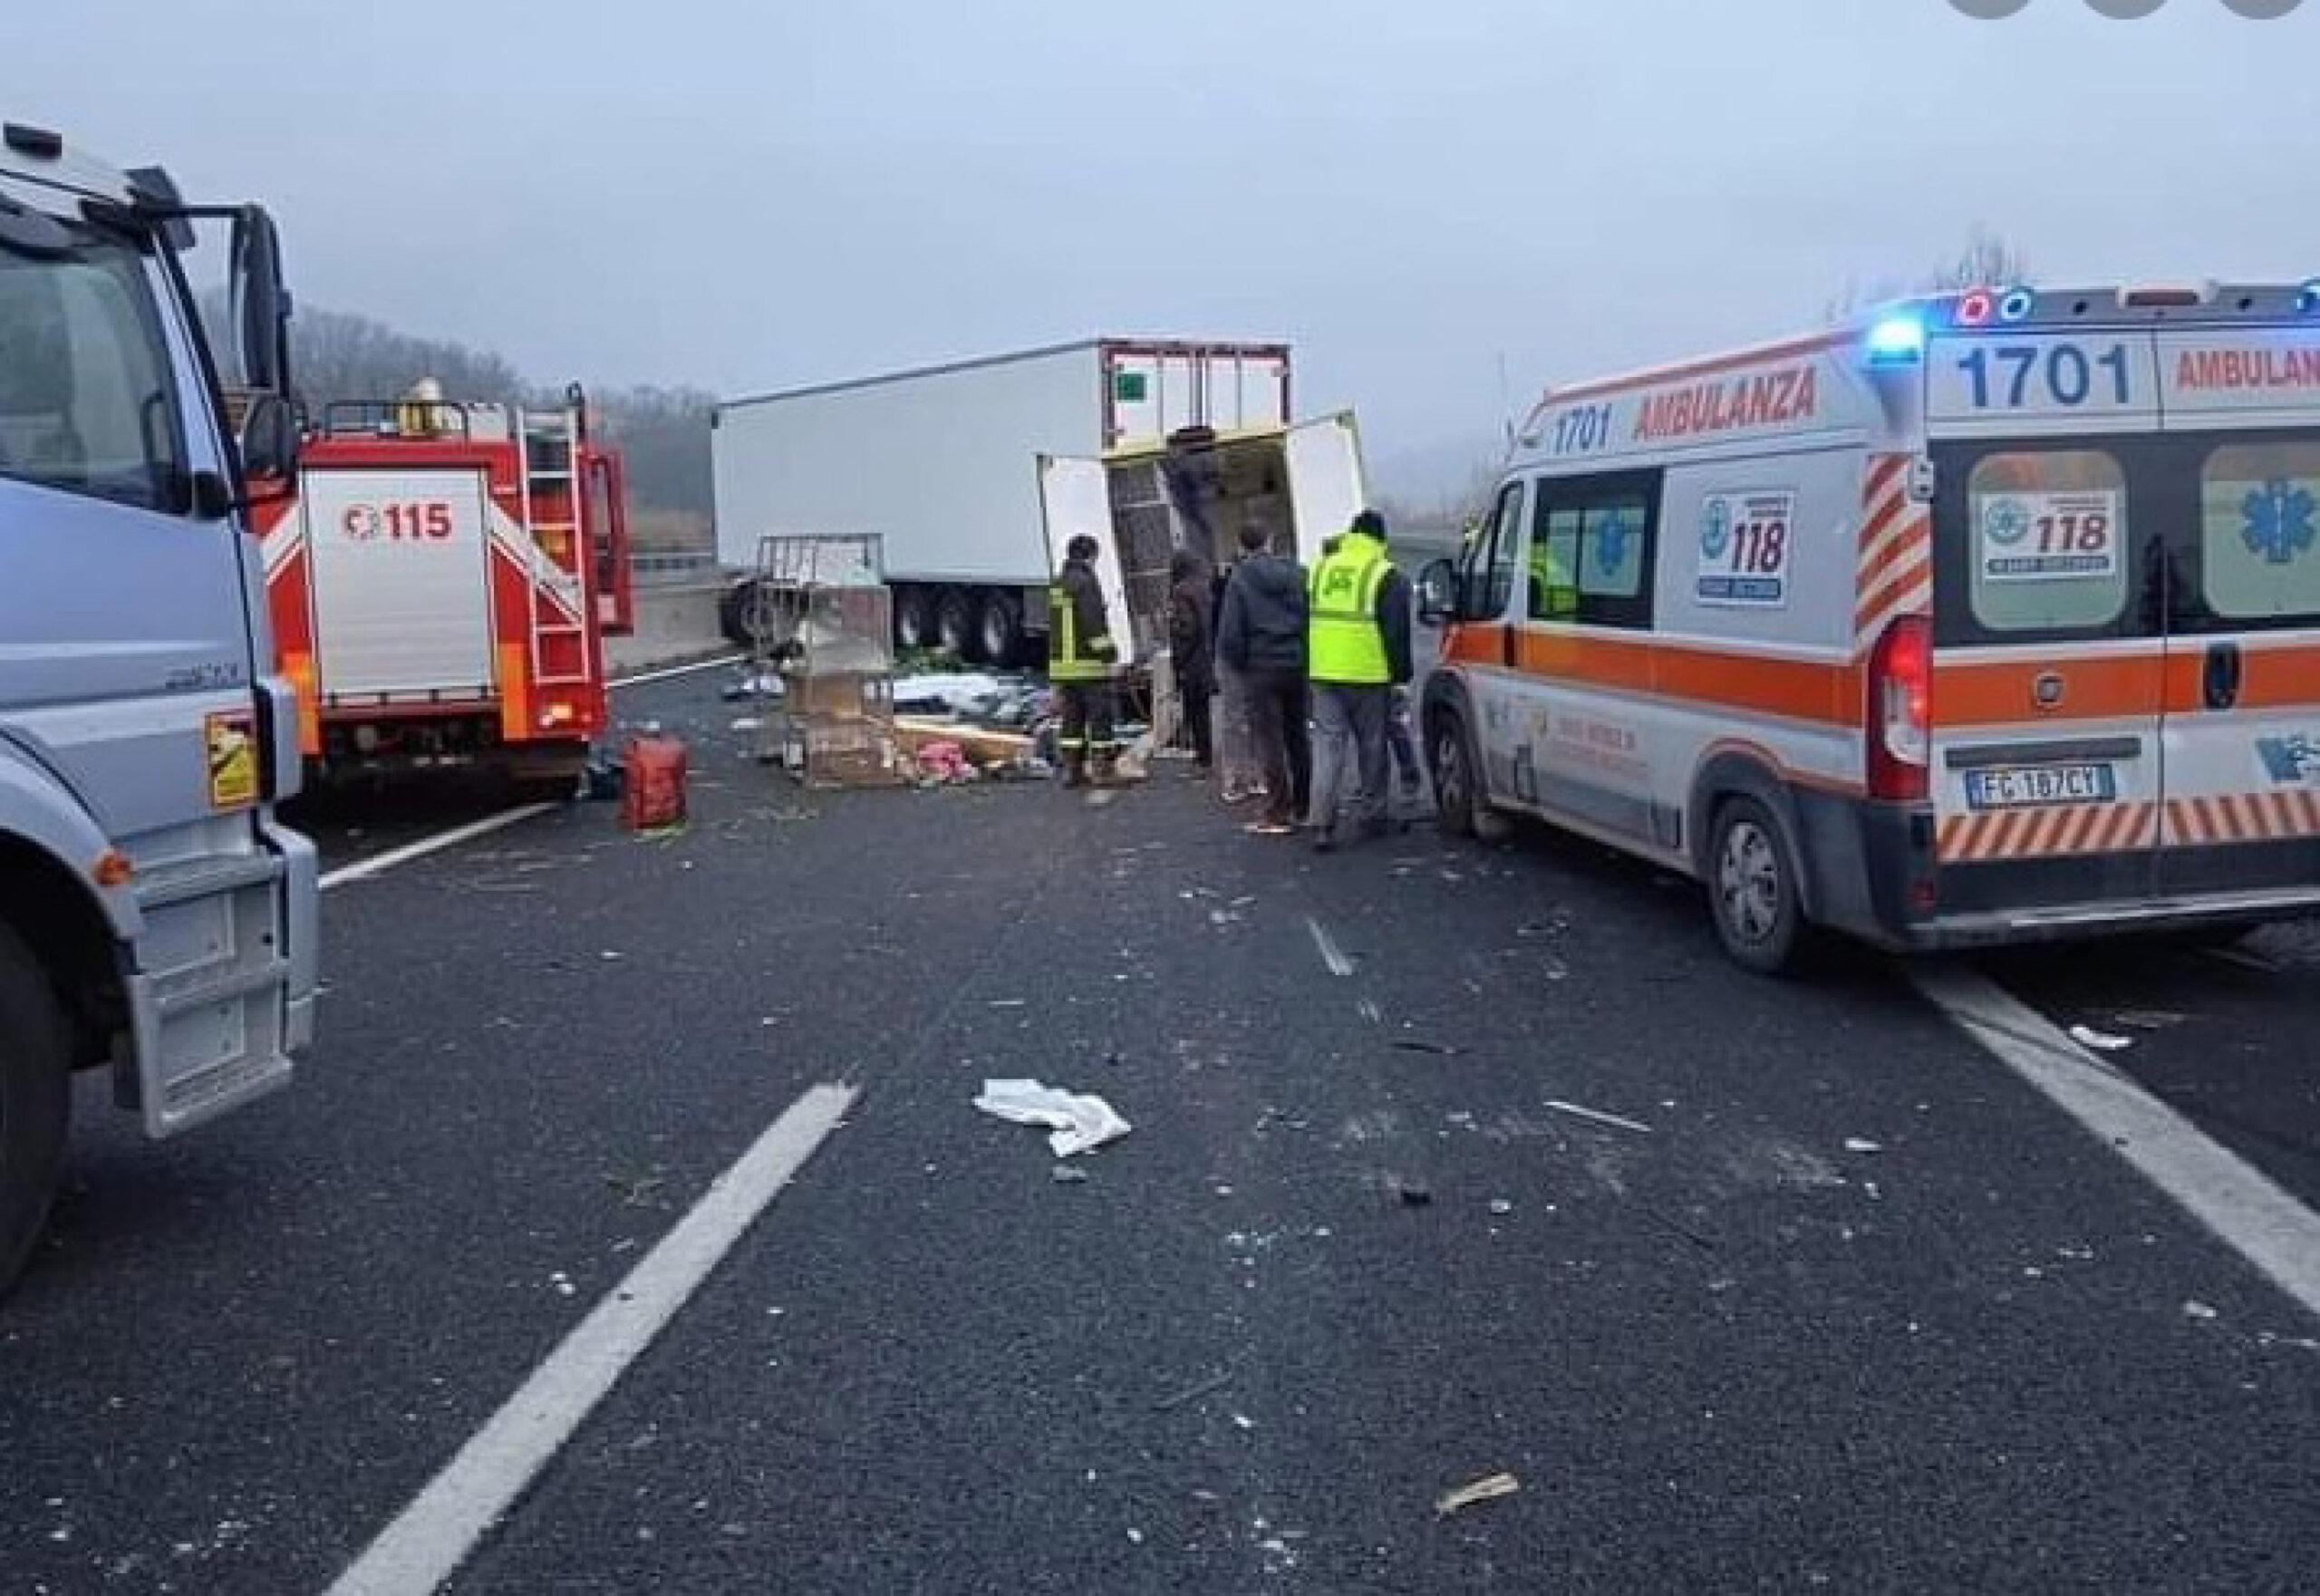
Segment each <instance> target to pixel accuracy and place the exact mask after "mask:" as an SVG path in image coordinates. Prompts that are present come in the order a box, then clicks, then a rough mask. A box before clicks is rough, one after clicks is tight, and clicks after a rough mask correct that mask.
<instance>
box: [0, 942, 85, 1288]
mask: <svg viewBox="0 0 2320 1596" xmlns="http://www.w3.org/2000/svg"><path fill="white" fill-rule="evenodd" d="M69 1062H70V1058H69V1053H68V1049H67V1046H66V1034H65V1024H64V1011H63V1009H62V1008H60V1007H59V1006H58V1004H57V1001H56V993H55V991H53V989H52V988H51V987H50V985H49V983H48V979H47V977H46V976H45V975H43V973H42V972H41V967H40V966H39V965H38V964H37V963H35V962H34V961H33V956H32V954H31V953H27V952H25V950H24V943H22V942H21V941H19V940H18V939H17V937H16V935H15V933H14V932H12V931H10V930H9V929H8V928H7V927H6V926H5V925H0V1296H5V1295H6V1294H7V1291H8V1288H9V1286H10V1285H11V1284H13V1283H14V1281H15V1278H16V1272H17V1271H18V1270H19V1269H21V1268H23V1267H24V1257H25V1255H26V1254H27V1253H30V1252H31V1251H32V1246H33V1243H34V1241H36V1240H37V1239H38V1238H39V1236H40V1231H41V1226H42V1224H44V1223H45V1222H46V1221H47V1218H48V1202H49V1197H50V1195H52V1194H53V1191H54V1189H55V1185H56V1166H57V1165H58V1163H59V1162H60V1161H61V1160H62V1159H63V1155H64V1128H65V1122H66V1118H67V1116H68V1114H69V1112H70V1107H71V1103H72V1088H71V1079H70V1071H69V1069H68V1068H67V1066H68V1064H69Z"/></svg>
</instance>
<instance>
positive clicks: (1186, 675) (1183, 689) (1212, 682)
mask: <svg viewBox="0 0 2320 1596" xmlns="http://www.w3.org/2000/svg"><path fill="white" fill-rule="evenodd" d="M1168 583H1169V585H1168V660H1169V663H1170V666H1171V667H1172V669H1173V670H1174V672H1175V678H1176V698H1177V701H1179V702H1180V703H1182V704H1183V705H1184V730H1187V731H1189V732H1190V733H1191V734H1192V740H1193V761H1194V764H1196V765H1197V766H1198V767H1199V768H1200V769H1201V770H1202V772H1203V774H1205V773H1206V771H1207V769H1208V767H1209V761H1210V760H1211V759H1212V758H1213V755H1214V751H1215V743H1214V740H1213V733H1212V730H1211V723H1210V721H1209V713H1208V711H1209V700H1210V699H1211V698H1213V696H1214V695H1215V692H1216V665H1215V662H1214V658H1213V650H1212V649H1211V648H1210V646H1209V635H1208V612H1209V605H1210V602H1211V599H1212V596H1213V595H1212V593H1211V588H1210V582H1209V574H1208V562H1207V561H1206V560H1204V559H1203V558H1201V557H1200V556H1198V555H1196V554H1194V553H1193V552H1192V550H1190V549H1188V548H1180V549H1178V550H1177V551H1176V552H1175V553H1174V555H1172V556H1169V559H1168Z"/></svg>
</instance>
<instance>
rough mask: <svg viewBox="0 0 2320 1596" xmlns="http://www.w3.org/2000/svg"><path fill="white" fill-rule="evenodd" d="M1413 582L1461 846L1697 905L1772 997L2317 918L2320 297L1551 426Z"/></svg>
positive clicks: (2089, 292) (2253, 291) (1630, 393)
mask: <svg viewBox="0 0 2320 1596" xmlns="http://www.w3.org/2000/svg"><path fill="white" fill-rule="evenodd" d="M1420 589H1421V599H1420V605H1421V610H1422V614H1423V616H1424V618H1425V620H1426V622H1427V624H1430V625H1434V626H1438V627H1440V628H1441V629H1442V633H1443V636H1442V663H1441V666H1440V667H1439V668H1438V669H1437V670H1435V672H1432V674H1431V675H1430V677H1429V678H1428V680H1427V682H1426V686H1425V689H1424V691H1423V694H1422V697H1421V703H1420V712H1421V715H1422V717H1423V725H1424V728H1425V733H1426V746H1427V750H1428V756H1429V759H1430V762H1431V766H1432V769H1433V774H1434V777H1435V783H1436V785H1437V788H1438V792H1439V796H1440V798H1441V803H1442V809H1443V814H1444V818H1445V825H1446V826H1447V827H1449V828H1450V829H1451V830H1453V831H1455V832H1465V833H1473V832H1476V831H1489V830H1494V829H1497V828H1499V827H1503V823H1504V817H1505V816H1507V815H1509V814H1515V813H1519V814H1526V815H1531V816H1535V817H1541V818H1543V819H1545V820H1548V821H1550V822H1551V823H1553V824H1555V825H1557V826H1560V827H1566V828H1568V829H1570V830H1572V831H1575V832H1578V833H1580V834H1583V835H1585V836H1587V837H1593V838H1596V839H1597V840H1600V841H1601V842H1604V843H1606V844H1609V845H1610V846H1615V847H1618V848H1621V849H1624V850H1627V851H1629V852H1631V853H1634V854H1637V855H1639V856H1642V857H1644V858H1647V859H1649V860H1651V861H1653V862H1654V863H1656V864H1658V865H1660V866H1665V867H1667V868H1668V869H1670V870H1674V871H1678V872H1681V873H1683V874H1685V875H1689V876H1692V877H1694V878H1696V879H1697V880H1699V881H1700V882H1702V883H1703V884H1704V885H1706V888H1707V894H1706V895H1707V899H1708V904H1709V907H1710V911H1711V914H1712V916H1713V918H1714V922H1715V925H1716V931H1717V933H1718V934H1719V936H1720V937H1721V939H1722V941H1723V943H1724V945H1725V948H1726V949H1727V950H1728V951H1729V952H1730V953H1731V954H1732V955H1733V956H1734V957H1735V959H1737V960H1738V961H1739V962H1742V963H1743V964H1745V965H1748V966H1750V967H1752V968H1754V969H1757V970H1761V971H1764V972H1774V971H1779V970H1782V969H1783V968H1786V967H1788V966H1789V965H1790V964H1791V963H1792V962H1793V960H1794V958H1795V956H1796V955H1797V953H1798V952H1799V951H1800V949H1801V948H1802V947H1803V944H1804V943H1805V942H1806V940H1807V937H1808V933H1810V932H1811V931H1812V928H1815V927H1826V928H1830V929H1833V930H1837V931H1841V932H1846V933H1852V934H1854V935H1857V936H1860V937H1863V938H1866V939H1868V940H1870V941H1871V942H1874V943H1880V944H1882V945H1885V946H1888V947H1891V948H1896V949H1923V948H1939V947H1954V946H1961V945H1974V944H1982V943H2006V942H2021V941H2032V940H2041V939H2050V938H2057V937H2064V936H2074V935H2083V934H2093V933H2118V932H2129V931H2170V932H2181V933H2186V934H2187V935H2190V936H2194V937H2200V938H2214V939H2222V938H2227V937H2229V936H2232V935H2236V934H2238V933H2240V932H2242V931H2244V930H2245V929H2247V928H2248V927H2250V926H2253V925H2256V924H2260V923H2263V922H2266V921H2271V920H2277V919H2284V918H2288V917H2293V916H2299V915H2306V914H2315V912H2320V279H2316V280H2315V281H2313V282H2309V283H2306V284H2303V285H2296V286H2280V285H2271V286H2224V285H2213V284H2209V285H2190V286H2171V285H2170V286H2163V287H2129V288H2115V287H2114V288H2103V289H2078V290H2069V289H2064V290H2056V289H2045V288H2028V287H2017V288H2006V289H1988V290H1976V291H1972V292H1967V293H1962V294H1957V295H1943V296H1941V297H1938V298H1934V299H1929V300H1922V301H1915V302H1911V303H1909V304H1908V305H1900V306H1897V307H1894V308H1892V309H1890V310H1888V311H1886V312H1882V313H1880V314H1877V315H1876V316H1874V317H1872V318H1870V319H1868V320H1865V321H1864V322H1862V323H1861V324H1858V325H1853V326H1849V327H1846V328H1844V329H1842V330H1839V331H1832V332H1827V333H1823V334H1816V335H1814V336H1811V337H1807V338H1803V339H1798V340H1795V341H1793V342H1788V343H1777V344H1774V345H1770V346H1766V347H1763V348H1758V349H1754V350H1750V351H1746V352H1744V353H1737V354H1733V355H1729V356H1725V357H1722V358H1717V359H1709V360H1702V361H1698V362H1695V363H1687V364H1682V365H1677V366H1671V367H1667V368H1663V369H1660V370H1657V371H1651V372H1642V373H1639V374H1637V375H1633V376H1629V377H1624V378H1618V379H1613V380H1610V381H1606V382H1595V383H1590V384H1586V385H1583V386H1580V387H1576V388H1571V389H1566V390H1561V391H1559V392H1549V393H1548V394H1547V395H1546V396H1545V398H1544V399H1543V400H1542V401H1541V402H1540V403H1539V404H1538V405H1537V406H1536V408H1535V409H1534V410H1532V412H1531V413H1530V415H1529V416H1528V417H1527V419H1526V420H1525V421H1524V422H1523V423H1522V426H1521V428H1520V430H1519V431H1518V434H1517V438H1516V443H1515V449H1514V452H1513V455H1512V456H1511V464H1510V469H1508V471H1507V472H1506V474H1505V476H1504V478H1503V481H1502V483H1501V484H1500V486H1499V488H1498V489H1497V493H1496V497H1495V499H1494V501H1493V505H1492V507H1491V508H1490V510H1489V512H1488V513H1487V515H1486V516H1485V517H1484V519H1483V521H1482V523H1481V524H1480V526H1479V527H1478V528H1477V530H1476V531H1475V533H1474V535H1473V536H1472V537H1470V538H1469V540H1468V543H1467V546H1466V547H1465V548H1464V551H1463V554H1462V556H1461V557H1460V558H1459V559H1458V560H1457V561H1455V562H1444V563H1442V564H1440V565H1438V566H1435V567H1433V568H1430V569H1429V570H1428V571H1427V572H1426V573H1425V575H1424V577H1423V579H1422V581H1421V583H1420Z"/></svg>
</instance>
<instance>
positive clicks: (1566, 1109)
mask: <svg viewBox="0 0 2320 1596" xmlns="http://www.w3.org/2000/svg"><path fill="white" fill-rule="evenodd" d="M1542 1107H1544V1108H1552V1109H1553V1110H1554V1111H1555V1112H1556V1113H1558V1114H1571V1115H1575V1116H1577V1117H1579V1118H1580V1119H1592V1120H1594V1121H1595V1122H1596V1123H1597V1124H1598V1125H1616V1126H1618V1127H1619V1128H1620V1129H1621V1130H1632V1131H1637V1132H1639V1133H1640V1134H1642V1135H1644V1136H1649V1135H1650V1134H1651V1127H1649V1126H1648V1125H1646V1124H1645V1123H1644V1122H1643V1121H1642V1120H1640V1119H1629V1118H1627V1117H1625V1116H1623V1115H1619V1114H1606V1113H1604V1112H1603V1110H1601V1109H1600V1108H1588V1107H1587V1106H1586V1105H1585V1104H1583V1103H1566V1102H1564V1101H1563V1100H1562V1099H1561V1098H1547V1099H1546V1101H1545V1102H1544V1103H1543V1104H1542Z"/></svg>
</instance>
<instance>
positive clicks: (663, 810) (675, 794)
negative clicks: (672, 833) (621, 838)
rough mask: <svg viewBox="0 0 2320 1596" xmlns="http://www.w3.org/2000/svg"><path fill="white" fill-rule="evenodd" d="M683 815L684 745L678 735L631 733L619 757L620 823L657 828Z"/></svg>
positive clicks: (677, 821)
mask: <svg viewBox="0 0 2320 1596" xmlns="http://www.w3.org/2000/svg"><path fill="white" fill-rule="evenodd" d="M684 817H685V745H684V743H683V741H682V740H681V739H678V738H674V737H662V736H658V735H650V736H643V737H632V738H630V739H629V740H628V748H627V750H626V751H625V752H624V753H623V756H622V759H621V794H620V819H621V824H622V825H623V826H625V827H628V828H629V829H630V830H631V831H657V830H659V829H660V828H661V827H664V826H676V825H680V824H681V823H682V822H683V820H684Z"/></svg>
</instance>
